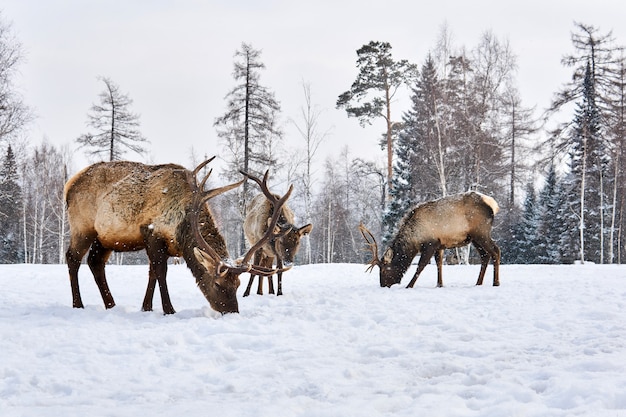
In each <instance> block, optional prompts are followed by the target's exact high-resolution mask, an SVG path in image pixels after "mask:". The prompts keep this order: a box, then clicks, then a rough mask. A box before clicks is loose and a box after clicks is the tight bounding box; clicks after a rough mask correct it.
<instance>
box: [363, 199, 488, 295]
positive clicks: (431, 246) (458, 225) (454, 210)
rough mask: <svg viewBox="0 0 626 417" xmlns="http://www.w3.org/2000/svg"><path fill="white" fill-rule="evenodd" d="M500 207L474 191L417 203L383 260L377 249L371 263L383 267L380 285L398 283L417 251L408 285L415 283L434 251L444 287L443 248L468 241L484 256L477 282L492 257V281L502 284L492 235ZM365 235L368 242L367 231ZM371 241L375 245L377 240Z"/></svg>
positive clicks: (440, 282)
mask: <svg viewBox="0 0 626 417" xmlns="http://www.w3.org/2000/svg"><path fill="white" fill-rule="evenodd" d="M498 210H499V208H498V204H497V203H496V201H495V200H494V199H493V198H491V197H488V196H485V195H483V194H480V193H477V192H473V191H470V192H467V193H464V194H458V195H453V196H449V197H444V198H441V199H439V200H434V201H429V202H426V203H422V204H419V205H417V206H415V207H414V208H413V209H411V210H410V211H409V212H408V213H407V214H406V215H405V217H404V218H403V219H402V221H401V222H400V225H399V227H398V232H397V234H396V236H395V237H394V238H393V240H392V241H391V244H390V246H389V248H387V250H385V252H384V254H383V258H382V260H378V257H377V253H375V254H374V255H375V259H374V260H373V261H372V265H378V266H379V267H380V285H381V287H390V286H391V285H393V284H399V283H400V281H401V280H402V277H403V275H404V273H405V272H406V270H407V269H408V268H409V266H410V265H411V261H412V260H413V258H414V257H415V256H416V255H417V254H418V253H421V256H420V259H419V261H418V268H417V271H416V272H415V275H414V276H413V279H411V282H410V283H409V285H408V286H407V287H409V288H410V287H413V285H414V284H415V281H416V280H417V278H418V276H419V274H420V273H421V272H422V270H423V269H424V268H425V267H426V265H428V263H429V262H430V258H431V257H432V256H433V255H435V260H436V262H437V286H439V287H441V286H443V277H442V264H443V251H444V249H451V248H458V247H461V246H465V245H467V244H469V243H472V244H473V245H474V246H475V247H476V249H477V250H478V252H479V254H480V257H481V269H480V273H479V276H478V281H477V282H476V285H482V282H483V278H484V275H485V270H486V268H487V265H488V263H489V260H490V259H493V265H494V279H493V285H494V286H497V285H500V280H499V266H500V248H499V247H498V246H497V245H496V243H495V242H494V241H493V239H492V238H491V228H492V225H493V219H494V215H495V214H496V213H497V212H498ZM363 229H364V228H363ZM365 230H366V229H365ZM362 232H363V230H362ZM370 236H371V234H370ZM364 237H365V238H366V240H367V241H368V243H369V242H370V240H369V239H368V237H367V236H366V235H365V233H364ZM372 239H373V238H372ZM370 245H371V246H372V247H373V248H375V247H376V246H375V245H376V242H375V241H374V242H373V243H370Z"/></svg>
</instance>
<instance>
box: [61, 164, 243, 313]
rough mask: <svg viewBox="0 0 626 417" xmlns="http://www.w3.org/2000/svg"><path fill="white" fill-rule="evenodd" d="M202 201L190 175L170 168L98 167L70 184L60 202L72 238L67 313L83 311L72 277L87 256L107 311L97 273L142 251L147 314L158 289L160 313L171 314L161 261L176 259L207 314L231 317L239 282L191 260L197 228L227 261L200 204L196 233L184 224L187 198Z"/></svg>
mask: <svg viewBox="0 0 626 417" xmlns="http://www.w3.org/2000/svg"><path fill="white" fill-rule="evenodd" d="M233 186H235V185H233ZM233 186H229V187H230V188H232V187H233ZM224 188H227V187H224ZM230 188H228V189H230ZM202 193H203V191H202V190H199V189H198V187H197V184H196V179H195V178H193V174H192V173H191V172H190V171H189V170H187V169H185V168H183V167H182V166H180V165H174V164H168V165H144V164H141V163H136V162H101V163H97V164H94V165H91V166H89V167H87V168H85V169H83V170H82V171H80V172H79V173H78V174H76V175H75V176H74V177H72V178H71V179H70V180H69V181H68V182H67V184H66V185H65V201H66V203H67V209H68V216H69V223H70V231H71V236H70V246H69V248H68V250H67V253H66V258H67V263H68V268H69V273H70V282H71V286H72V297H73V306H74V307H78V308H82V307H83V303H82V300H81V296H80V290H79V286H78V269H79V267H80V263H81V260H82V258H83V257H84V255H85V254H86V252H87V251H88V250H89V249H90V248H91V250H90V253H89V256H88V259H87V263H88V265H89V267H90V269H91V271H92V273H93V275H94V278H95V280H96V283H97V285H98V288H99V289H100V293H101V295H102V299H103V301H104V304H105V306H106V308H111V307H113V306H115V302H114V300H113V297H112V295H111V293H110V291H109V288H108V285H107V282H106V276H105V272H104V266H105V264H106V261H107V259H108V258H109V256H110V254H111V252H112V251H119V252H124V251H135V250H141V249H145V250H146V252H147V254H148V258H149V259H150V272H149V281H148V288H147V290H146V295H145V298H144V302H143V310H145V311H149V310H152V298H153V295H154V288H155V285H156V282H157V281H158V283H159V288H160V292H161V301H162V304H163V311H164V312H165V313H166V314H171V313H174V312H175V311H174V308H173V307H172V304H171V301H170V298H169V293H168V291H167V282H166V274H167V258H168V257H170V256H177V257H183V258H184V259H185V261H186V263H187V266H188V267H189V268H190V269H191V271H192V273H193V275H194V276H195V278H196V282H197V284H198V287H199V288H200V289H201V291H202V292H203V294H204V296H205V297H206V298H207V300H208V301H209V303H210V304H211V307H212V308H213V309H215V310H217V311H220V312H222V313H225V312H237V311H238V306H237V298H236V291H237V288H238V286H239V278H238V275H239V274H236V275H235V274H231V275H229V274H225V275H222V276H220V275H219V274H217V273H216V270H217V265H216V262H215V260H208V261H207V259H206V257H203V256H200V255H201V254H199V253H198V252H197V250H198V249H197V248H198V247H199V246H200V244H199V242H198V241H197V239H196V238H194V235H193V229H194V228H196V227H197V228H199V229H200V234H201V235H202V237H203V238H204V239H205V240H206V241H207V243H208V244H209V245H210V247H211V248H212V249H213V250H214V251H215V252H216V253H217V254H218V255H219V256H220V257H221V258H223V259H227V258H228V252H227V250H226V244H225V242H224V239H223V238H222V236H221V234H220V233H219V231H218V230H217V228H216V227H215V222H214V220H213V216H212V213H211V211H210V209H209V207H208V205H207V204H205V203H203V204H202V208H201V209H199V210H201V213H200V214H199V218H200V221H199V223H200V225H198V224H196V223H192V222H191V221H190V218H191V217H190V213H191V211H193V210H198V208H197V207H195V206H194V204H195V203H194V201H197V200H194V196H196V198H197V195H201V194H202ZM200 252H202V251H200Z"/></svg>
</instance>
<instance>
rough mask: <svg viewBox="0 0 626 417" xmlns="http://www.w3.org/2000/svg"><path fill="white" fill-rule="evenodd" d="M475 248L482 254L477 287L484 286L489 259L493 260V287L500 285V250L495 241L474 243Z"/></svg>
mask: <svg viewBox="0 0 626 417" xmlns="http://www.w3.org/2000/svg"><path fill="white" fill-rule="evenodd" d="M474 246H475V247H476V249H477V250H478V253H479V254H480V261H481V266H480V274H479V275H478V281H477V282H476V285H482V283H483V278H484V277H485V271H486V270H487V265H488V264H489V259H490V258H491V259H493V286H494V287H497V286H499V285H500V277H499V274H500V248H499V247H498V245H496V243H495V242H494V241H493V240H491V239H490V240H483V241H480V242H476V241H474Z"/></svg>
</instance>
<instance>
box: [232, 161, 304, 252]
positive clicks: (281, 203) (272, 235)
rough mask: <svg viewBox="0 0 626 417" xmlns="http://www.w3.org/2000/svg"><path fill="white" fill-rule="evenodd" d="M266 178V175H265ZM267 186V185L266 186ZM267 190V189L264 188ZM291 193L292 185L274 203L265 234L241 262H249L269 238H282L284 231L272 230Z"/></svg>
mask: <svg viewBox="0 0 626 417" xmlns="http://www.w3.org/2000/svg"><path fill="white" fill-rule="evenodd" d="M265 175H266V177H267V173H266V174H265ZM266 185H267V184H266ZM266 188H267V187H266ZM292 191H293V184H291V185H290V186H289V190H288V191H287V193H285V195H284V196H282V197H281V198H280V199H279V200H277V201H276V203H275V204H274V214H273V215H272V219H271V220H270V223H269V225H268V226H267V230H266V231H265V234H264V235H263V237H262V238H261V239H259V241H258V242H256V243H255V244H254V246H252V247H251V248H250V250H249V251H248V253H246V255H245V256H244V258H243V262H244V263H247V262H249V261H250V258H251V257H252V256H253V255H254V253H255V252H256V251H257V250H258V249H259V248H260V247H261V246H263V245H264V244H265V242H267V241H268V240H270V239H271V238H275V239H276V238H278V237H280V236H282V235H283V234H284V233H285V231H281V232H279V233H274V229H275V228H276V223H278V218H279V217H280V212H281V209H282V207H283V206H284V205H285V202H286V201H287V199H288V198H289V196H290V195H291V192H292Z"/></svg>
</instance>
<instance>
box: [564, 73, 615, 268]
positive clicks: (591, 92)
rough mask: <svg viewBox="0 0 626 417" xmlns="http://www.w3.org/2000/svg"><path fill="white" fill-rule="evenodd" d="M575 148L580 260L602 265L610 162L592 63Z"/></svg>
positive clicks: (572, 165)
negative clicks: (597, 103)
mask: <svg viewBox="0 0 626 417" xmlns="http://www.w3.org/2000/svg"><path fill="white" fill-rule="evenodd" d="M571 145H572V146H571V150H570V170H571V173H572V174H573V178H572V184H571V186H572V188H573V189H572V191H574V193H573V194H572V198H571V200H570V206H571V207H572V208H573V210H574V211H575V212H576V213H577V217H578V231H579V236H578V237H579V239H578V240H579V251H580V260H581V261H583V262H584V261H585V259H590V260H593V261H594V262H602V261H603V256H604V247H603V246H604V245H603V243H604V233H605V230H604V213H605V205H606V203H607V196H606V192H605V189H607V187H606V184H607V182H606V177H607V173H608V164H609V158H608V151H607V147H606V144H605V143H604V141H603V137H602V135H601V121H600V112H599V109H598V107H597V105H596V94H595V83H594V80H593V74H592V71H591V63H589V64H588V65H587V71H586V75H585V78H584V80H583V96H582V98H581V101H580V102H579V103H578V105H577V109H576V113H575V116H574V123H573V129H572V137H571Z"/></svg>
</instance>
